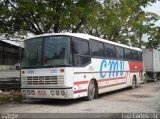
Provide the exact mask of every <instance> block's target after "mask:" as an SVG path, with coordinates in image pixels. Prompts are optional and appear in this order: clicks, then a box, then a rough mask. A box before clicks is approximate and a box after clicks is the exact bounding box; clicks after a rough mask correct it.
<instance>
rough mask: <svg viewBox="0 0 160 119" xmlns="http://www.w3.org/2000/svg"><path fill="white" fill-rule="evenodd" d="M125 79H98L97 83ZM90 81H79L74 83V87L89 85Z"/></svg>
mask: <svg viewBox="0 0 160 119" xmlns="http://www.w3.org/2000/svg"><path fill="white" fill-rule="evenodd" d="M123 78H125V77H115V78H106V79H98V80H97V82H103V81H109V80H119V79H123ZM88 82H89V81H77V82H74V85H80V84H87V83H88Z"/></svg>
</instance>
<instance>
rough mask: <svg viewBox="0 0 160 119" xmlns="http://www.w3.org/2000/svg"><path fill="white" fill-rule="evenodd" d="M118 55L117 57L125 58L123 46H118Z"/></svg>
mask: <svg viewBox="0 0 160 119" xmlns="http://www.w3.org/2000/svg"><path fill="white" fill-rule="evenodd" d="M116 56H117V59H124V49H123V48H122V47H119V46H116Z"/></svg>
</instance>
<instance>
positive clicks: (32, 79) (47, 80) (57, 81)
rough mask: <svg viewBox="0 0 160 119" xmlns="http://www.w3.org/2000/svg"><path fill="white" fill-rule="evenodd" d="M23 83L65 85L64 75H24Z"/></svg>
mask: <svg viewBox="0 0 160 119" xmlns="http://www.w3.org/2000/svg"><path fill="white" fill-rule="evenodd" d="M21 82H22V85H23V84H26V85H64V78H63V76H29V77H22V79H21Z"/></svg>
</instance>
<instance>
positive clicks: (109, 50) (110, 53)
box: [105, 44, 116, 58]
mask: <svg viewBox="0 0 160 119" xmlns="http://www.w3.org/2000/svg"><path fill="white" fill-rule="evenodd" d="M105 50H106V57H107V58H116V51H115V47H114V46H113V45H111V44H105Z"/></svg>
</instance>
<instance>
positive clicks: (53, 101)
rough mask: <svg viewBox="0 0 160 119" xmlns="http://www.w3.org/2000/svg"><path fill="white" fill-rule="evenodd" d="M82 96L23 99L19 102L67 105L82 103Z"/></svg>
mask: <svg viewBox="0 0 160 119" xmlns="http://www.w3.org/2000/svg"><path fill="white" fill-rule="evenodd" d="M82 102H83V98H79V99H67V100H66V99H24V100H22V101H21V102H20V103H21V104H34V105H39V104H41V105H55V106H68V105H73V104H76V103H82Z"/></svg>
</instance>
